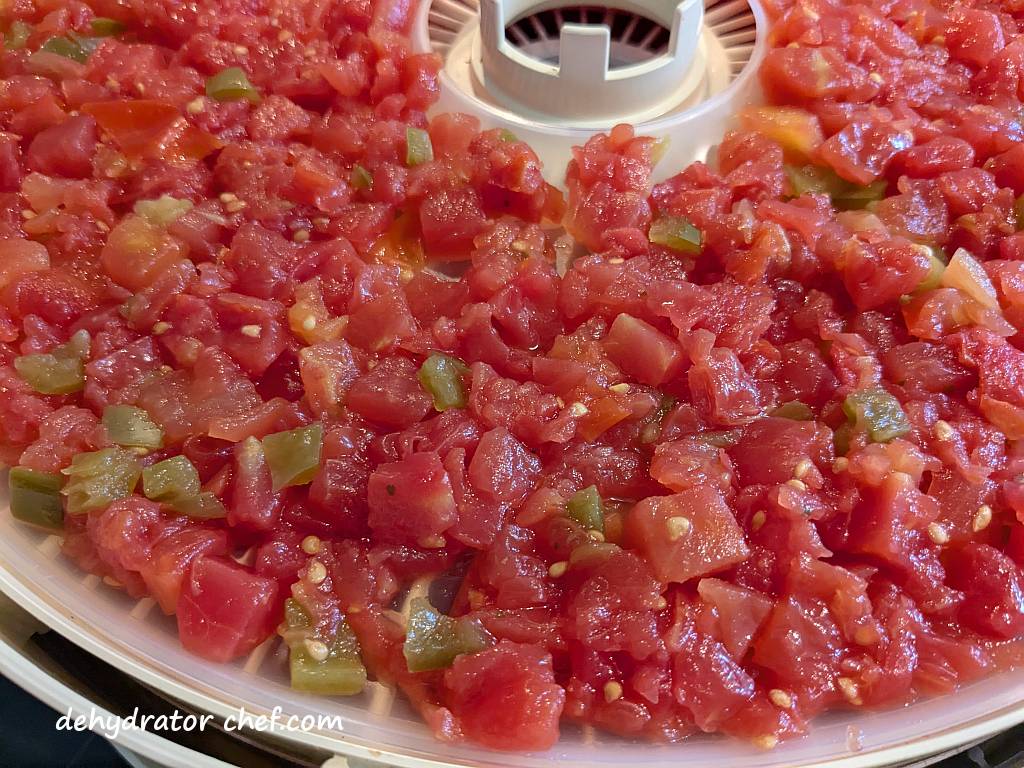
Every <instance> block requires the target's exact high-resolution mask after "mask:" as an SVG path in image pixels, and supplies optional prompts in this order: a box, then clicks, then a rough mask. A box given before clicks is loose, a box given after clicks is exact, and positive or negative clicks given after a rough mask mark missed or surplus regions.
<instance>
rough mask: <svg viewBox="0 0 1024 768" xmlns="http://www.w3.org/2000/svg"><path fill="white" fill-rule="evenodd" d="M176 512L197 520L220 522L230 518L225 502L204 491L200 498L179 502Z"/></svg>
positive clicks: (195, 497) (193, 497) (194, 497)
mask: <svg viewBox="0 0 1024 768" xmlns="http://www.w3.org/2000/svg"><path fill="white" fill-rule="evenodd" d="M174 511H175V512H180V513H181V514H183V515H186V516H187V517H194V518H195V519H196V520H220V519H222V518H225V517H227V516H228V511H227V509H226V508H225V507H224V504H223V502H222V501H221V500H220V499H218V498H217V496H216V494H214V493H211V492H210V491H202V492H201V493H200V494H199V495H198V496H192V497H190V498H187V499H183V500H181V501H179V502H177V503H176V504H175V505H174Z"/></svg>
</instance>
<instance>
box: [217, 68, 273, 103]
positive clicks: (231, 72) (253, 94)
mask: <svg viewBox="0 0 1024 768" xmlns="http://www.w3.org/2000/svg"><path fill="white" fill-rule="evenodd" d="M206 95H207V96H209V97H210V98H211V99H214V100H215V101H238V100H239V99H247V100H248V101H250V102H252V103H253V104H255V103H257V102H258V101H259V100H260V92H259V91H258V90H257V89H256V86H255V85H253V84H252V83H251V82H249V76H248V75H246V74H245V72H244V71H243V70H242V68H241V67H228V68H227V69H223V70H221V71H220V72H218V73H217V74H216V75H214V76H213V77H211V78H209V79H208V80H207V81H206Z"/></svg>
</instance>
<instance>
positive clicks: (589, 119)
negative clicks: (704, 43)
mask: <svg viewBox="0 0 1024 768" xmlns="http://www.w3.org/2000/svg"><path fill="white" fill-rule="evenodd" d="M601 5H602V6H603V7H606V8H610V9H616V10H622V11H630V12H633V13H636V14H639V15H641V16H644V17H647V18H648V19H651V20H652V21H655V22H657V23H659V24H661V25H662V26H663V27H665V28H667V29H669V30H670V38H669V43H668V49H667V50H666V51H665V53H663V54H661V55H659V56H656V57H654V58H652V59H650V60H649V61H644V62H641V63H638V64H632V65H629V66H625V67H619V68H616V69H609V64H608V60H609V52H610V49H611V31H610V30H609V29H608V27H607V26H604V25H601V24H575V23H571V24H565V25H564V26H563V27H562V29H561V38H560V55H559V62H558V64H557V65H556V64H550V63H547V62H543V61H540V60H538V59H535V58H533V57H531V56H528V55H526V54H525V53H523V52H522V51H520V50H518V49H517V48H516V47H515V46H514V45H512V44H511V43H509V41H508V40H507V39H506V38H505V28H506V26H507V25H508V23H509V21H513V22H514V21H516V20H518V19H520V18H522V17H523V16H524V15H527V14H536V13H538V12H540V11H543V10H548V9H552V8H559V7H565V2H564V1H563V2H541V3H538V2H536V0H481V2H480V36H479V47H478V49H477V50H476V51H474V57H473V58H474V64H475V74H476V77H477V78H478V79H479V80H480V83H481V85H482V86H483V88H484V90H485V91H486V92H487V93H489V94H491V96H492V98H495V100H496V101H498V102H499V103H501V104H502V105H503V106H504V107H505V108H507V109H510V110H512V111H516V112H518V113H519V114H521V115H523V116H524V117H525V116H534V117H536V118H538V119H543V120H544V121H545V122H546V123H548V124H556V125H557V124H564V125H566V126H580V125H587V124H602V123H605V124H614V123H617V122H638V121H641V120H646V119H651V118H653V117H657V116H660V115H661V114H664V113H665V112H666V111H667V110H668V109H670V108H671V107H672V106H674V105H677V104H679V103H680V102H681V101H682V100H683V99H685V98H686V96H687V95H688V90H689V89H692V87H693V84H694V83H695V82H696V81H698V80H699V79H700V78H699V74H700V73H696V74H698V77H695V76H694V75H695V73H694V72H693V68H694V67H703V65H704V62H703V60H702V59H701V57H699V56H695V55H694V54H695V52H696V50H697V43H698V39H699V37H700V32H701V28H702V23H703V19H704V3H703V0H682V2H680V1H679V0H643V1H642V2H641V0H605V2H603V3H601Z"/></svg>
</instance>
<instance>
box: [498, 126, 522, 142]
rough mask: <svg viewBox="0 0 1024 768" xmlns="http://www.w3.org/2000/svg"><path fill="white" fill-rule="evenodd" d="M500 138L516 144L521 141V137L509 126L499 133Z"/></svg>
mask: <svg viewBox="0 0 1024 768" xmlns="http://www.w3.org/2000/svg"><path fill="white" fill-rule="evenodd" d="M498 138H500V139H501V140H502V141H504V142H505V143H506V144H515V143H516V142H517V141H519V137H518V136H516V135H515V134H514V133H512V131H510V130H509V129H508V128H502V129H501V131H500V132H499V133H498Z"/></svg>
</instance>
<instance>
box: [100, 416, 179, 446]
mask: <svg viewBox="0 0 1024 768" xmlns="http://www.w3.org/2000/svg"><path fill="white" fill-rule="evenodd" d="M103 426H104V427H106V428H107V436H108V437H109V438H110V440H111V441H112V442H114V443H117V444H118V445H120V446H122V447H123V448H145V449H146V450H147V451H155V450H158V449H160V448H163V446H164V431H163V430H162V429H160V427H158V426H157V425H156V424H154V423H153V420H152V419H150V418H149V414H148V413H146V412H145V411H144V410H142V409H141V408H136V407H135V406H134V405H108V406H107V407H106V408H105V409H104V410H103Z"/></svg>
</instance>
